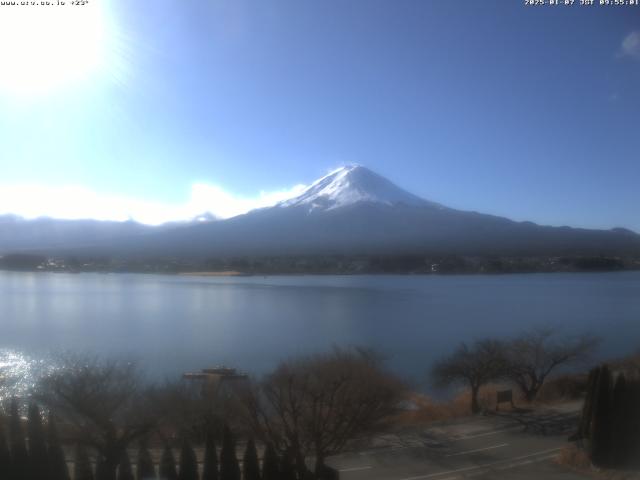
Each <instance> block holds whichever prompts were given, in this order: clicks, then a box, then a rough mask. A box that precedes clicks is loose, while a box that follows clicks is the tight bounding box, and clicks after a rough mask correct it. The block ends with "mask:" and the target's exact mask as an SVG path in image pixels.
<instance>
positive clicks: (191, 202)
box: [0, 183, 306, 225]
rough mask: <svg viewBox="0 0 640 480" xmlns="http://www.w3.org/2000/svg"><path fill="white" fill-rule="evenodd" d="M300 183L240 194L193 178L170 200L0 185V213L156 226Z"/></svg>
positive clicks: (272, 197)
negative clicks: (180, 198)
mask: <svg viewBox="0 0 640 480" xmlns="http://www.w3.org/2000/svg"><path fill="white" fill-rule="evenodd" d="M305 188H306V186H305V185H295V186H293V187H291V188H289V189H282V190H276V191H270V192H267V191H261V192H260V193H259V194H258V195H256V196H253V197H243V196H240V195H235V194H233V193H231V192H229V191H227V190H225V189H224V188H222V187H220V186H217V185H213V184H206V183H194V184H193V185H192V186H191V192H190V195H189V198H188V199H187V200H186V201H185V202H183V203H177V204H171V203H165V202H157V201H150V200H143V199H141V198H135V197H129V196H123V195H113V194H105V193H100V192H96V191H94V190H91V189H89V188H86V187H82V186H78V185H61V186H46V185H38V184H26V185H0V215H3V214H14V215H19V216H21V217H24V218H27V219H32V218H38V217H51V218H57V219H68V220H77V219H95V220H113V221H126V220H135V221H137V222H140V223H144V224H148V225H159V224H162V223H166V222H174V221H184V220H190V219H192V218H194V217H196V216H198V215H201V214H203V213H207V212H208V213H211V214H212V215H214V216H215V217H217V218H230V217H233V216H235V215H239V214H242V213H246V212H248V211H250V210H253V209H255V208H261V207H268V206H271V205H275V204H276V203H278V202H280V201H283V200H287V199H289V198H293V197H295V196H297V195H299V194H300V193H301V192H302V191H304V189H305Z"/></svg>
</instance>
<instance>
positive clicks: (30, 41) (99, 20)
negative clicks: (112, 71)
mask: <svg viewBox="0 0 640 480" xmlns="http://www.w3.org/2000/svg"><path fill="white" fill-rule="evenodd" d="M16 3H17V5H12V6H3V7H0V8H1V9H2V11H1V12H0V72H1V74H0V94H4V95H11V96H14V95H27V96H33V95H41V94H46V93H49V92H51V91H53V90H57V89H59V88H63V87H67V86H70V85H73V84H75V83H77V82H79V81H82V80H84V79H86V78H88V77H89V76H90V75H92V74H93V73H95V72H97V71H99V70H100V69H102V68H103V67H105V66H106V65H105V62H106V58H107V55H106V53H107V52H106V40H107V33H108V32H107V22H106V15H105V5H104V3H101V2H100V0H89V2H88V3H87V4H85V5H77V4H72V2H71V1H65V2H62V1H60V2H58V0H50V1H49V2H46V3H48V4H49V5H43V4H41V2H39V1H38V2H35V3H37V5H34V4H32V3H31V2H29V5H21V3H23V2H16ZM25 3H26V2H25ZM43 3H44V2H43Z"/></svg>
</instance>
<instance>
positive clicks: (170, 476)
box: [160, 445, 178, 480]
mask: <svg viewBox="0 0 640 480" xmlns="http://www.w3.org/2000/svg"><path fill="white" fill-rule="evenodd" d="M160 480H178V472H177V470H176V459H175V457H174V456H173V451H172V450H171V448H170V447H169V445H166V446H165V447H164V451H163V452H162V457H161V458H160Z"/></svg>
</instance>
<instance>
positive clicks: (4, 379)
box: [0, 349, 55, 401]
mask: <svg viewBox="0 0 640 480" xmlns="http://www.w3.org/2000/svg"><path fill="white" fill-rule="evenodd" d="M54 370H55V365H54V363H53V362H52V359H50V358H36V357H34V356H31V355H28V354H26V353H23V352H19V351H17V350H11V349H0V401H2V400H5V399H7V398H9V397H12V396H19V397H24V396H25V395H28V394H29V393H31V392H32V391H33V389H34V388H35V387H36V385H37V383H38V381H39V380H40V379H41V378H42V377H44V376H46V375H48V374H50V373H51V372H52V371H54Z"/></svg>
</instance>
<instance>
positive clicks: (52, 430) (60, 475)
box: [47, 413, 70, 480]
mask: <svg viewBox="0 0 640 480" xmlns="http://www.w3.org/2000/svg"><path fill="white" fill-rule="evenodd" d="M47 441H48V443H49V448H48V450H47V457H48V459H49V478H50V479H51V480H69V478H70V477H69V469H68V467H67V460H66V458H65V456H64V450H63V449H62V445H60V438H59V437H58V429H57V428H56V422H55V418H54V416H53V414H52V413H49V419H48V421H47Z"/></svg>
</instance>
